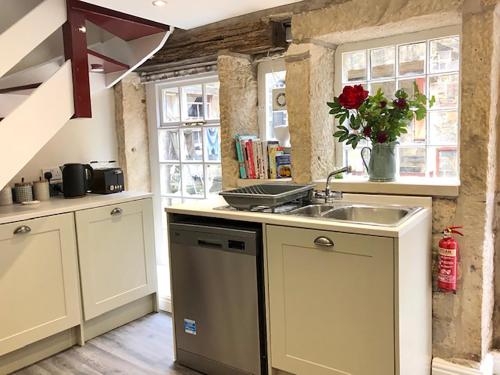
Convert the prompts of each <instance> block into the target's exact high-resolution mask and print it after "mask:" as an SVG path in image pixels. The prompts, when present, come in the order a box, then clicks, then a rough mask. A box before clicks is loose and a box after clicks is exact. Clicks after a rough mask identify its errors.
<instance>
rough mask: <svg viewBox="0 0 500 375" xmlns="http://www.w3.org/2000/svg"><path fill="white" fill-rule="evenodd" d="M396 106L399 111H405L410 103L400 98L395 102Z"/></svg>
mask: <svg viewBox="0 0 500 375" xmlns="http://www.w3.org/2000/svg"><path fill="white" fill-rule="evenodd" d="M394 105H395V106H396V107H398V108H399V109H405V108H406V106H407V105H408V103H406V100H405V99H403V98H400V99H398V100H394Z"/></svg>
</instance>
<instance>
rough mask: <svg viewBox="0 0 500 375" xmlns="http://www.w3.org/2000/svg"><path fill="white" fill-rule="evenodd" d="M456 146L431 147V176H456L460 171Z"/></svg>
mask: <svg viewBox="0 0 500 375" xmlns="http://www.w3.org/2000/svg"><path fill="white" fill-rule="evenodd" d="M457 155H458V153H457V148H456V147H431V148H430V150H429V159H430V160H429V171H430V175H431V176H435V177H446V178H455V177H457V171H458V159H457Z"/></svg>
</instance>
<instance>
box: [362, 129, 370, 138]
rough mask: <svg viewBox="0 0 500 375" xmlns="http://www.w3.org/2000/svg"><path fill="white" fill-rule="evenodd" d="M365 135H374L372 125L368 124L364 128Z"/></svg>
mask: <svg viewBox="0 0 500 375" xmlns="http://www.w3.org/2000/svg"><path fill="white" fill-rule="evenodd" d="M363 135H364V136H365V137H368V138H369V137H371V136H372V128H371V127H370V126H367V127H366V128H364V129H363Z"/></svg>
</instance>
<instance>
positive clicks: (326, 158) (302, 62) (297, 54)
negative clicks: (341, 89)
mask: <svg viewBox="0 0 500 375" xmlns="http://www.w3.org/2000/svg"><path fill="white" fill-rule="evenodd" d="M285 61H286V69H287V75H286V83H287V84H286V96H287V104H288V105H287V107H288V121H289V130H290V142H291V145H292V175H293V178H294V181H295V182H298V183H309V182H311V181H313V180H318V179H323V178H325V177H326V175H327V174H328V172H330V171H332V170H333V168H334V162H333V161H334V154H335V152H334V151H335V142H334V138H333V118H332V116H330V115H329V114H328V107H327V105H326V102H328V101H331V100H332V99H333V73H334V71H333V66H334V51H333V49H331V48H328V47H324V46H318V45H315V44H312V43H307V44H301V45H296V44H292V45H291V46H290V48H289V49H288V52H287V56H286V59H285Z"/></svg>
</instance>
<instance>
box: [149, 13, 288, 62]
mask: <svg viewBox="0 0 500 375" xmlns="http://www.w3.org/2000/svg"><path fill="white" fill-rule="evenodd" d="M285 39H286V37H285V32H284V28H283V26H282V25H281V24H277V23H275V22H273V21H269V20H262V19H257V20H251V21H250V22H246V23H242V24H228V25H225V24H221V25H220V26H217V27H213V26H210V27H201V28H198V29H193V30H187V31H186V30H175V32H174V33H173V34H172V36H171V37H170V38H169V39H168V40H167V42H166V43H165V45H164V46H163V48H162V49H161V50H160V51H158V52H157V53H156V54H155V56H154V57H153V58H152V59H150V60H149V61H147V62H146V63H145V64H144V65H143V67H147V66H153V65H159V64H165V63H171V62H175V61H183V60H190V59H193V58H200V57H205V56H214V55H217V54H218V52H219V51H221V50H229V51H232V52H237V53H243V54H249V55H254V54H259V53H264V52H267V51H272V50H284V49H286V47H287V43H286V40H285Z"/></svg>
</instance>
